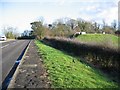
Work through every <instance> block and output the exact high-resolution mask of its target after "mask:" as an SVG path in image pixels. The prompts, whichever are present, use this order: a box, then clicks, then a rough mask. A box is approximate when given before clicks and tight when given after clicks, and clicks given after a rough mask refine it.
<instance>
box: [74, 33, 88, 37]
mask: <svg viewBox="0 0 120 90" xmlns="http://www.w3.org/2000/svg"><path fill="white" fill-rule="evenodd" d="M84 34H86V32H76V33H75V34H74V35H73V37H77V36H78V35H84Z"/></svg>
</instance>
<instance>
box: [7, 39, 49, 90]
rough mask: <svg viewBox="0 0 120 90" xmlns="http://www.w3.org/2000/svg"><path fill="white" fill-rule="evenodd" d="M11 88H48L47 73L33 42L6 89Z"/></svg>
mask: <svg viewBox="0 0 120 90" xmlns="http://www.w3.org/2000/svg"><path fill="white" fill-rule="evenodd" d="M11 88H50V81H49V80H48V73H47V71H46V70H45V68H44V65H43V61H42V59H41V58H40V56H39V53H38V52H37V47H36V45H35V44H34V41H31V43H30V45H29V47H28V50H27V51H26V53H25V55H24V57H23V59H22V60H21V63H20V65H19V66H18V68H17V70H16V72H15V74H14V76H13V78H12V80H11V82H10V85H9V87H8V89H11Z"/></svg>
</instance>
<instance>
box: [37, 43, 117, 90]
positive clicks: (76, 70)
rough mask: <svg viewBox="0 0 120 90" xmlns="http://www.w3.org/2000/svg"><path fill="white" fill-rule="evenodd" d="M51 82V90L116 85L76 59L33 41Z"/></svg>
mask: <svg viewBox="0 0 120 90" xmlns="http://www.w3.org/2000/svg"><path fill="white" fill-rule="evenodd" d="M35 43H36V45H37V47H38V51H39V52H40V54H41V55H42V58H43V60H44V64H45V66H46V68H47V70H48V73H49V79H50V80H51V81H52V87H53V88H114V87H117V84H115V83H113V82H111V81H110V80H109V79H108V78H106V77H104V76H103V74H101V73H100V72H99V71H96V70H94V69H92V68H91V67H89V66H87V65H85V64H83V63H81V62H80V60H79V59H78V58H75V57H72V56H69V55H67V54H65V53H63V52H62V51H59V50H56V49H54V48H52V47H50V46H46V45H44V44H43V43H41V42H39V41H35Z"/></svg>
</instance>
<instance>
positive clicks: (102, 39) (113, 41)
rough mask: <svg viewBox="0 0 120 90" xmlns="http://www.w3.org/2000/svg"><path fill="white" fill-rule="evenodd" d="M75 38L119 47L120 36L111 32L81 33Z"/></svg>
mask: <svg viewBox="0 0 120 90" xmlns="http://www.w3.org/2000/svg"><path fill="white" fill-rule="evenodd" d="M75 40H77V41H80V42H86V43H91V44H96V45H102V46H105V47H110V48H118V44H119V43H120V42H118V41H119V40H120V37H118V36H115V35H111V34H85V35H79V36H78V37H76V38H75Z"/></svg>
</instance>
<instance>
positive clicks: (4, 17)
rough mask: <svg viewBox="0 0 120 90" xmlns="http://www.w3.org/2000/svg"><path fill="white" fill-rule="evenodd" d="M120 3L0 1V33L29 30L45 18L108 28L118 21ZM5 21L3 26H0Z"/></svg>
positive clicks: (96, 0)
mask: <svg viewBox="0 0 120 90" xmlns="http://www.w3.org/2000/svg"><path fill="white" fill-rule="evenodd" d="M118 1H119V0H104V1H102V0H20V1H18V0H0V19H1V20H0V32H1V28H2V27H3V26H6V25H8V26H13V27H17V29H18V30H19V32H23V31H24V30H30V29H31V26H30V23H31V22H33V21H35V20H38V19H39V18H40V17H41V16H42V17H44V21H45V22H46V23H52V22H53V21H54V20H55V19H58V18H61V17H70V18H73V19H77V18H82V19H84V20H89V21H96V22H98V23H102V20H105V21H106V23H108V24H109V25H110V24H111V22H112V21H113V20H117V19H118ZM1 21H2V22H1Z"/></svg>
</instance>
